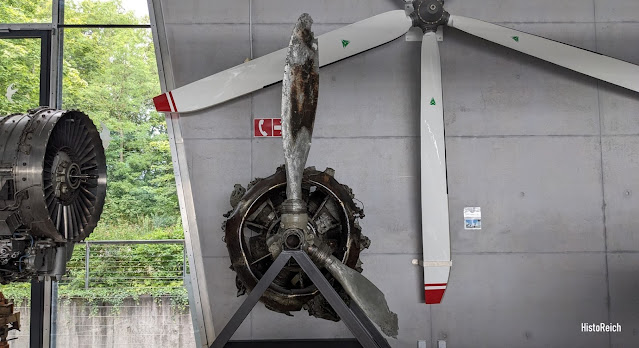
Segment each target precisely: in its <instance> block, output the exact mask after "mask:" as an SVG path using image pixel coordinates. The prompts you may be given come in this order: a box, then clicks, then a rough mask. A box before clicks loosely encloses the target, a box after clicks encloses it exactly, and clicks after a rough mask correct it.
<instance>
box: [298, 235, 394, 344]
mask: <svg viewBox="0 0 639 348" xmlns="http://www.w3.org/2000/svg"><path fill="white" fill-rule="evenodd" d="M315 244H316V245H310V246H308V247H307V248H306V251H307V253H308V254H309V256H310V257H311V259H312V260H313V262H315V263H316V264H317V265H318V266H321V267H325V268H326V269H327V270H328V271H329V272H330V273H331V275H333V277H335V279H337V281H339V282H340V284H342V287H343V288H344V290H345V291H346V293H347V294H348V296H349V297H350V298H351V299H352V300H353V301H355V303H357V304H358V305H359V306H360V308H361V309H362V311H364V313H366V316H368V318H369V319H370V320H371V321H372V322H374V323H375V324H377V325H379V327H380V328H381V329H382V331H383V332H384V333H385V334H386V335H388V336H390V337H394V338H397V333H398V331H399V324H398V319H397V314H395V313H393V312H392V311H391V310H390V309H389V308H388V303H387V302H386V297H385V296H384V293H383V292H382V291H381V290H379V288H377V286H375V284H373V283H372V282H371V281H370V280H368V279H367V278H366V277H364V276H363V275H361V274H360V273H358V272H355V271H354V270H353V269H351V268H348V267H346V266H345V265H344V264H343V263H341V262H340V261H339V260H338V259H337V258H336V257H335V256H333V255H332V254H331V250H330V248H328V247H327V246H326V245H324V244H322V243H321V242H320V243H315Z"/></svg>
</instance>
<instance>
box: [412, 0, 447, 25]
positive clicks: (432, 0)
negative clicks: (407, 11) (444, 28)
mask: <svg viewBox="0 0 639 348" xmlns="http://www.w3.org/2000/svg"><path fill="white" fill-rule="evenodd" d="M413 7H414V9H415V12H413V13H412V14H411V18H412V19H413V26H416V27H419V28H421V29H422V30H423V31H424V32H426V31H436V30H437V27H438V26H440V25H444V24H446V23H447V22H448V17H449V14H448V13H447V12H446V11H445V10H444V2H443V1H442V0H416V1H415V2H414V3H413Z"/></svg>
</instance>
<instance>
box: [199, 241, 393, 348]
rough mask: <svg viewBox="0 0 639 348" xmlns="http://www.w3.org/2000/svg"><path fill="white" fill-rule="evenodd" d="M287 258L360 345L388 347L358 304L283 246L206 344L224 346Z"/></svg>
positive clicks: (298, 252) (300, 254)
mask: <svg viewBox="0 0 639 348" xmlns="http://www.w3.org/2000/svg"><path fill="white" fill-rule="evenodd" d="M291 258H293V259H295V261H297V263H298V264H299V266H300V267H301V268H302V270H303V271H304V272H305V273H306V275H308V277H309V278H311V281H312V282H313V284H315V286H316V287H317V289H318V290H319V291H320V293H321V294H322V295H323V296H324V298H325V299H326V300H327V301H328V303H329V304H330V305H331V307H333V309H334V310H335V312H337V314H338V315H339V317H340V318H341V319H342V320H343V321H344V324H346V326H347V327H348V329H349V330H350V331H351V333H352V334H353V336H355V338H356V339H357V341H358V342H359V343H360V344H361V345H362V347H365V348H390V345H389V344H388V341H386V339H385V338H384V336H382V334H381V333H380V332H379V331H378V330H377V328H376V327H375V325H374V324H373V323H372V322H371V321H370V319H368V317H367V316H366V314H364V312H363V311H362V309H361V308H359V307H358V306H357V304H355V302H354V301H351V305H350V308H349V307H348V306H347V305H346V303H344V301H343V300H342V298H341V297H340V296H339V295H338V294H337V292H336V291H335V289H333V287H332V286H331V284H330V283H329V282H328V280H326V278H325V277H324V275H323V274H322V272H320V270H319V269H318V268H317V266H316V265H315V263H313V261H311V259H310V258H309V257H308V255H307V254H306V253H305V252H303V251H301V250H284V251H282V252H281V253H280V255H279V256H278V257H277V258H276V259H275V262H273V264H272V265H271V267H269V269H268V270H267V271H266V273H265V274H264V276H262V278H261V279H260V281H259V282H258V283H257V285H256V286H255V287H254V288H253V290H252V291H251V292H250V293H249V295H248V297H247V298H246V300H244V302H243V303H242V305H241V306H240V307H239V308H238V309H237V311H236V312H235V314H233V317H231V320H229V322H228V323H227V324H226V326H225V327H224V329H222V331H221V332H220V334H219V335H218V336H217V338H215V341H214V342H213V344H212V345H211V347H210V348H224V347H225V346H226V344H227V343H228V342H229V340H230V339H231V337H232V336H233V334H234V333H235V331H236V330H237V329H238V328H239V327H240V325H241V324H242V322H243V321H244V319H246V317H247V316H248V314H249V313H250V312H251V310H252V309H253V307H255V305H256V304H257V302H258V301H259V300H260V297H262V294H264V292H265V291H266V289H268V287H269V286H270V285H271V283H272V282H273V280H275V277H276V276H277V275H278V274H279V273H280V270H282V268H283V267H284V265H286V263H287V262H288V261H289V260H290V259H291Z"/></svg>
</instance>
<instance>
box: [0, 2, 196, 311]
mask: <svg viewBox="0 0 639 348" xmlns="http://www.w3.org/2000/svg"><path fill="white" fill-rule="evenodd" d="M65 18H66V21H65V22H66V23H67V24H87V23H91V24H132V23H135V24H146V23H149V19H148V17H144V18H139V17H136V15H135V14H134V13H133V12H130V11H125V10H124V9H123V7H122V3H121V1H120V0H99V1H96V0H94V1H89V0H85V1H77V0H74V1H71V0H67V1H66V4H65ZM33 21H40V22H50V21H51V1H50V0H36V1H34V0H2V1H1V2H0V23H21V22H33ZM63 57H64V59H63V83H62V102H63V105H62V106H63V108H64V109H78V110H81V111H83V112H84V113H86V114H87V115H89V117H90V118H91V119H92V120H93V122H94V123H95V124H96V126H97V127H98V128H101V127H102V125H105V126H106V127H107V128H108V129H109V130H110V133H111V137H112V140H111V144H110V146H109V147H108V148H107V149H106V157H107V182H108V189H107V198H106V202H105V206H104V211H103V213H102V217H101V220H100V222H99V224H98V227H97V228H96V230H95V231H94V232H93V234H92V235H91V237H90V238H91V239H169V238H176V239H177V238H182V237H183V232H182V229H181V222H180V218H179V216H180V215H179V208H178V202H177V196H176V189H175V178H174V175H173V166H172V161H171V154H170V148H169V142H168V137H167V133H166V124H165V121H164V117H163V115H160V114H158V113H157V112H155V110H154V107H153V105H152V99H151V98H152V97H153V96H155V95H158V94H159V93H160V87H159V79H158V74H157V67H156V60H155V51H154V47H153V41H152V36H151V30H150V29H130V28H128V29H122V28H65V29H64V50H63ZM39 69H40V43H39V41H38V40H33V39H21V40H13V39H12V40H0V92H2V93H0V115H2V114H8V113H15V112H25V111H26V110H28V109H31V108H34V107H36V106H37V105H38V95H39ZM11 83H13V84H14V86H13V87H14V88H17V89H18V92H17V93H16V94H15V95H14V97H13V100H14V102H13V103H10V102H9V101H8V99H7V98H5V97H4V91H5V90H6V88H7V87H8V85H9V84H11ZM114 250H115V249H114ZM117 250H118V252H119V253H120V254H119V257H121V258H123V259H127V260H129V259H130V260H131V264H132V265H143V264H152V265H153V266H152V267H147V268H145V269H144V272H143V274H142V277H141V280H139V281H133V282H132V283H131V284H129V286H122V284H116V283H114V282H113V281H105V282H103V283H100V282H96V283H92V287H91V289H89V290H85V289H84V281H83V279H84V277H83V275H84V274H83V272H84V268H83V267H84V261H83V260H84V249H83V248H76V250H75V252H74V255H73V258H72V260H71V262H70V263H69V265H68V269H69V272H70V274H71V279H75V281H71V282H70V283H69V284H67V285H65V286H61V288H60V295H61V296H69V297H74V296H80V297H84V298H94V300H96V301H103V300H104V298H103V297H105V296H106V297H108V296H109V295H110V296H111V297H113V298H117V299H120V300H121V299H122V298H124V297H127V296H137V295H140V294H144V293H148V292H149V291H150V290H148V289H152V290H153V292H152V294H154V295H161V294H173V295H175V296H178V301H179V300H180V299H181V301H182V302H183V303H184V302H185V301H186V293H185V291H184V289H182V288H181V284H179V283H180V281H179V280H170V281H167V280H166V275H167V274H171V275H173V274H181V273H180V272H181V267H182V266H181V265H182V255H181V252H180V250H181V246H179V245H175V246H169V247H164V246H161V245H156V246H152V247H149V246H147V245H138V246H134V247H131V248H128V249H127V248H121V249H117ZM96 252H97V253H98V254H97V256H96V257H97V258H96V259H95V260H92V262H93V264H92V266H91V267H92V271H91V272H92V274H91V277H92V278H98V279H110V278H117V277H120V278H122V277H134V276H135V275H137V274H140V272H141V270H140V269H139V268H135V267H134V266H132V267H131V268H130V269H129V268H124V269H113V267H110V266H109V265H107V264H100V262H99V261H98V262H97V263H96V261H97V260H99V256H100V255H107V254H108V253H110V252H113V251H112V250H111V249H110V246H104V247H102V248H98V249H96ZM156 259H157V260H160V261H159V262H154V261H153V260H156ZM145 278H147V279H145ZM156 278H157V280H153V279H156ZM163 278H164V280H162V279H163ZM149 279H151V280H149ZM27 285H28V284H11V285H10V286H8V287H7V286H5V287H3V288H2V291H4V292H5V293H6V294H8V295H9V296H11V297H12V298H14V299H19V298H28V296H29V294H28V286H27ZM118 285H119V286H118ZM114 287H117V289H114ZM96 288H102V289H103V290H102V291H97V289H96ZM116 302H117V301H116Z"/></svg>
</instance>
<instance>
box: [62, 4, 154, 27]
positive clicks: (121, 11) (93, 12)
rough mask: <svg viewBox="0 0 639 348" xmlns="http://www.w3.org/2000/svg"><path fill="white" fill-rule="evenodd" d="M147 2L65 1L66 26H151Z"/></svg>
mask: <svg viewBox="0 0 639 348" xmlns="http://www.w3.org/2000/svg"><path fill="white" fill-rule="evenodd" d="M149 23H151V22H150V20H149V6H148V3H147V0H108V1H105V0H65V6H64V24H91V25H93V24H149Z"/></svg>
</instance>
